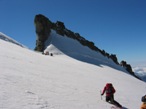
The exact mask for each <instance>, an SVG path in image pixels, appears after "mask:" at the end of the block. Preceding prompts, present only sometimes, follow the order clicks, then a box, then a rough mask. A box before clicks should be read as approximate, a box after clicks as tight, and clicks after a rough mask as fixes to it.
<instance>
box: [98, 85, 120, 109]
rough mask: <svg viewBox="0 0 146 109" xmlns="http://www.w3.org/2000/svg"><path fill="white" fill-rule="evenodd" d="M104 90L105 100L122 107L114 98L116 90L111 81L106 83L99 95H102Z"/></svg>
mask: <svg viewBox="0 0 146 109" xmlns="http://www.w3.org/2000/svg"><path fill="white" fill-rule="evenodd" d="M105 92H106V102H109V103H111V104H114V105H116V106H118V107H122V106H121V105H120V104H119V103H118V102H117V101H115V100H114V93H115V92H116V90H115V89H114V87H113V85H112V83H107V84H106V86H105V87H104V89H103V91H102V93H101V95H103V94H104V93H105Z"/></svg>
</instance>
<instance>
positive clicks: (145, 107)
mask: <svg viewBox="0 0 146 109" xmlns="http://www.w3.org/2000/svg"><path fill="white" fill-rule="evenodd" d="M141 101H142V102H143V103H142V105H141V107H140V109H146V95H144V96H142V98H141Z"/></svg>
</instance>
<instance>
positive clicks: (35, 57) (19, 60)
mask: <svg viewBox="0 0 146 109" xmlns="http://www.w3.org/2000/svg"><path fill="white" fill-rule="evenodd" d="M51 36H54V37H50V38H54V39H49V40H48V42H47V44H50V45H49V46H47V49H46V50H49V52H52V53H54V55H53V56H46V55H42V54H41V53H37V52H34V51H31V50H28V49H27V48H23V47H21V46H18V45H16V44H13V43H9V42H7V41H4V40H0V51H1V52H0V60H1V61H0V71H1V72H0V88H1V90H0V109H110V107H111V104H108V103H106V102H105V101H104V97H103V98H102V100H101V96H100V90H102V89H103V87H104V85H105V84H106V83H107V82H112V83H113V85H114V87H115V89H116V94H115V100H117V101H118V102H120V103H121V104H122V105H123V106H124V107H127V108H128V109H139V107H140V105H141V100H140V99H141V96H142V95H144V94H145V90H146V87H145V86H146V83H145V82H142V81H140V80H138V79H136V78H134V77H133V76H131V75H129V74H127V73H126V71H125V70H123V69H121V67H119V66H117V65H115V64H114V63H113V62H112V60H110V59H107V58H105V57H103V56H102V55H100V54H99V53H95V52H93V51H91V50H89V49H88V48H87V47H83V46H81V45H80V44H79V43H78V42H77V41H75V40H73V39H68V38H67V37H59V35H56V34H55V33H54V32H52V35H51ZM62 41H64V42H62ZM71 43H72V44H74V46H73V45H72V44H71ZM76 47H77V48H76ZM68 48H70V49H68ZM76 50H77V52H76ZM70 56H71V57H70ZM74 58H76V59H78V60H76V59H74ZM87 62H88V63H87Z"/></svg>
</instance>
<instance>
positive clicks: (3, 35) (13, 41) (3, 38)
mask: <svg viewBox="0 0 146 109" xmlns="http://www.w3.org/2000/svg"><path fill="white" fill-rule="evenodd" d="M0 39H2V40H5V41H8V42H11V43H14V44H16V45H19V46H21V47H24V45H22V44H20V43H18V42H17V41H15V40H14V39H12V38H10V37H9V36H7V35H5V34H3V33H2V32H0Z"/></svg>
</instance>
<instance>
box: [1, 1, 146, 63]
mask: <svg viewBox="0 0 146 109" xmlns="http://www.w3.org/2000/svg"><path fill="white" fill-rule="evenodd" d="M37 14H43V15H45V16H46V17H48V18H49V19H50V20H51V21H52V22H56V21H62V22H64V24H65V26H66V28H68V29H70V30H72V31H73V32H76V33H80V35H81V36H83V37H85V38H86V39H87V40H89V41H93V42H94V43H95V45H96V46H97V47H98V48H100V49H103V50H105V51H106V52H108V53H110V54H116V56H117V57H118V61H119V62H120V61H121V60H125V61H127V63H129V64H131V65H134V64H135V63H138V62H141V63H142V62H145V63H146V49H145V47H146V0H0V31H1V32H3V33H4V34H6V35H8V36H10V37H12V38H13V39H15V40H17V41H18V42H20V43H22V44H24V45H26V46H27V47H29V48H30V49H34V47H35V42H36V34H35V27H34V17H35V15H37Z"/></svg>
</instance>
